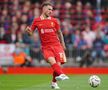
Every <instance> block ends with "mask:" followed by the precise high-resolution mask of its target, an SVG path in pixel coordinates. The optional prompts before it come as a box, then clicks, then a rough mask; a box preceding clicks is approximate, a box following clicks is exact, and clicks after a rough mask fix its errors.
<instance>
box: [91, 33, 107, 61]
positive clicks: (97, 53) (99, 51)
mask: <svg viewBox="0 0 108 90" xmlns="http://www.w3.org/2000/svg"><path fill="white" fill-rule="evenodd" d="M104 45H105V43H104V42H103V40H102V38H101V36H100V34H98V33H97V35H96V39H95V40H94V42H93V52H92V58H93V60H96V59H97V58H99V62H100V63H102V62H103V60H104V56H105V52H104Z"/></svg>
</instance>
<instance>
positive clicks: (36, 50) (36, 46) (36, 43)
mask: <svg viewBox="0 0 108 90" xmlns="http://www.w3.org/2000/svg"><path fill="white" fill-rule="evenodd" d="M30 46H31V53H30V55H31V57H32V58H33V59H37V60H38V62H39V63H42V62H43V56H42V52H41V50H40V40H39V36H38V34H37V33H34V34H33V43H32V44H31V45H30Z"/></svg>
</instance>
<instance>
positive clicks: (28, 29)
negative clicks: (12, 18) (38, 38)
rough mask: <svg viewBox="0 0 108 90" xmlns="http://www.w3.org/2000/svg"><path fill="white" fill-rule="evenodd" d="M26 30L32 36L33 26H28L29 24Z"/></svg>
mask: <svg viewBox="0 0 108 90" xmlns="http://www.w3.org/2000/svg"><path fill="white" fill-rule="evenodd" d="M25 32H27V34H28V35H29V36H31V35H32V34H33V32H32V30H31V28H30V27H28V26H27V28H26V29H25Z"/></svg>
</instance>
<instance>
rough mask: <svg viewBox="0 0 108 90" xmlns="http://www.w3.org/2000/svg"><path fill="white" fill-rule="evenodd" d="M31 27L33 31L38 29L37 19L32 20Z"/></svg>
mask: <svg viewBox="0 0 108 90" xmlns="http://www.w3.org/2000/svg"><path fill="white" fill-rule="evenodd" d="M30 28H31V30H33V31H34V30H35V29H36V20H35V19H34V20H33V22H32V24H31V27H30Z"/></svg>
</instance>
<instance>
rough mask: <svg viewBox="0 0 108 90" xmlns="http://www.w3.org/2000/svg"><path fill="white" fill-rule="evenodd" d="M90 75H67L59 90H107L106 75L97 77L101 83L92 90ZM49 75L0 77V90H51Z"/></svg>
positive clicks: (107, 80) (107, 81)
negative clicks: (89, 82)
mask: <svg viewBox="0 0 108 90" xmlns="http://www.w3.org/2000/svg"><path fill="white" fill-rule="evenodd" d="M89 76H90V75H69V77H70V79H69V80H66V81H60V82H59V86H60V88H61V89H60V90H108V75H99V77H100V78H101V80H102V82H101V84H100V86H99V87H97V88H92V87H90V85H89V84H88V78H89ZM50 81H51V75H0V90H52V89H51V88H50Z"/></svg>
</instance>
